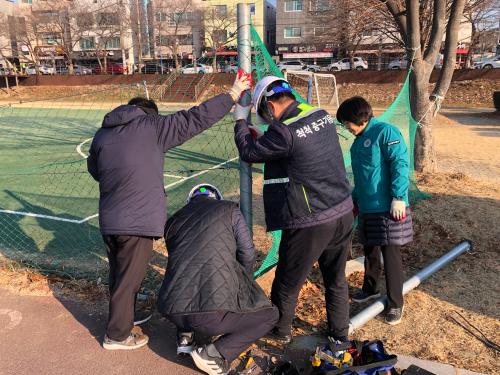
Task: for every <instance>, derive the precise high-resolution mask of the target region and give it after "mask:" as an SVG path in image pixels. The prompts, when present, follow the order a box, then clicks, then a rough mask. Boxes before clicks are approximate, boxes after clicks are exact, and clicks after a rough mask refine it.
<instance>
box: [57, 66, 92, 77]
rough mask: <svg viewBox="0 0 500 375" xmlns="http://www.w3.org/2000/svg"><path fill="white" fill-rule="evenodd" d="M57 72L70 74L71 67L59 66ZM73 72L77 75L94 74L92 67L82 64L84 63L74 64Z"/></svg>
mask: <svg viewBox="0 0 500 375" xmlns="http://www.w3.org/2000/svg"><path fill="white" fill-rule="evenodd" d="M57 73H58V74H69V67H67V66H63V67H60V68H57ZM73 74H74V75H75V76H85V75H90V74H92V69H90V68H87V67H86V66H82V65H73Z"/></svg>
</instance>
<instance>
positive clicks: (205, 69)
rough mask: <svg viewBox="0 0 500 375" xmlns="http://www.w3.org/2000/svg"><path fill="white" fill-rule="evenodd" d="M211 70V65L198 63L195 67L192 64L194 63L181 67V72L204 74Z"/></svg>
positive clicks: (212, 70) (211, 71)
mask: <svg viewBox="0 0 500 375" xmlns="http://www.w3.org/2000/svg"><path fill="white" fill-rule="evenodd" d="M213 72H214V69H213V68H212V67H211V66H208V65H205V64H200V63H198V64H196V67H195V66H194V64H189V65H186V66H183V67H182V68H181V73H182V74H196V73H199V74H204V73H213Z"/></svg>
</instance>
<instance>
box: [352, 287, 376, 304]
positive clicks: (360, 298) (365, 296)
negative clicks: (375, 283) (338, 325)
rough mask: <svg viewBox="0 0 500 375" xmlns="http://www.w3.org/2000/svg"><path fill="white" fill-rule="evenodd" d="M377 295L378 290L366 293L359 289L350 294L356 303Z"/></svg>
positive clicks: (374, 297)
mask: <svg viewBox="0 0 500 375" xmlns="http://www.w3.org/2000/svg"><path fill="white" fill-rule="evenodd" d="M379 297H380V292H375V293H367V292H365V291H363V290H362V289H361V290H359V291H358V292H357V293H356V294H354V295H353V296H352V301H353V302H356V303H362V302H366V301H369V300H371V299H376V298H379Z"/></svg>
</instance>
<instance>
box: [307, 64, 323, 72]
mask: <svg viewBox="0 0 500 375" xmlns="http://www.w3.org/2000/svg"><path fill="white" fill-rule="evenodd" d="M305 70H308V71H310V72H314V73H317V72H321V71H322V70H323V67H321V66H319V65H316V64H307V65H306V68H305Z"/></svg>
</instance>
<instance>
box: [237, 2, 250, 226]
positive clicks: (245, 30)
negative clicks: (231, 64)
mask: <svg viewBox="0 0 500 375" xmlns="http://www.w3.org/2000/svg"><path fill="white" fill-rule="evenodd" d="M236 11H237V19H238V62H239V67H240V68H241V69H243V71H244V72H245V73H251V72H252V49H251V39H250V6H249V5H248V4H238V5H237V10H236ZM240 103H241V104H242V105H249V104H250V103H251V96H250V93H249V92H247V93H246V94H245V95H244V96H243V97H242V98H241V99H240ZM250 120H251V118H250V116H249V117H248V121H249V122H250ZM240 207H241V212H242V213H243V216H244V217H245V220H246V222H247V225H248V227H249V228H250V232H252V223H253V221H252V165H251V164H249V163H246V162H244V161H242V160H241V159H240Z"/></svg>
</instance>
